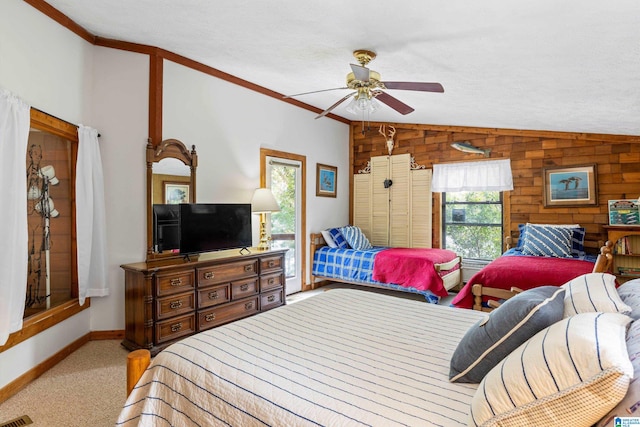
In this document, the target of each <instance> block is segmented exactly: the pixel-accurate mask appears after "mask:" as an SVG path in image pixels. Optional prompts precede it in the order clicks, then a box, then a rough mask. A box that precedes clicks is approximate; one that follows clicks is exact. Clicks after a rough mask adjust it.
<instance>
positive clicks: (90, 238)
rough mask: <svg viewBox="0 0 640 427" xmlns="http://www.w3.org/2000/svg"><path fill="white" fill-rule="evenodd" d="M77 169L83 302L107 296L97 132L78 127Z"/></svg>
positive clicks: (77, 209)
mask: <svg viewBox="0 0 640 427" xmlns="http://www.w3.org/2000/svg"><path fill="white" fill-rule="evenodd" d="M78 139H79V145H78V163H77V165H76V231H77V233H76V235H77V244H78V294H79V298H78V299H79V301H80V305H83V304H84V300H85V298H88V297H103V296H107V295H109V284H108V282H107V276H108V274H107V226H106V212H105V203H104V177H103V175H102V161H101V160H100V147H99V146H98V131H97V130H95V129H92V128H90V127H87V126H82V125H80V126H79V127H78Z"/></svg>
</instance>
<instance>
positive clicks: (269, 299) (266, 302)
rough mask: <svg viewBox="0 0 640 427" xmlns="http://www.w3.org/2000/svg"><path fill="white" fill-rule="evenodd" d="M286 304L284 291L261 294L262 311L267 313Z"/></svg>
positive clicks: (277, 290) (281, 289) (278, 290)
mask: <svg viewBox="0 0 640 427" xmlns="http://www.w3.org/2000/svg"><path fill="white" fill-rule="evenodd" d="M283 304H284V289H283V288H280V289H276V290H275V291H269V292H265V293H264V294H260V311H266V310H269V309H271V308H275V307H280V306H281V305H283Z"/></svg>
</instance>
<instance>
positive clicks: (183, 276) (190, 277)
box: [156, 269, 196, 297]
mask: <svg viewBox="0 0 640 427" xmlns="http://www.w3.org/2000/svg"><path fill="white" fill-rule="evenodd" d="M195 277H196V276H195V270H193V269H191V270H183V271H176V272H172V273H160V274H158V275H156V285H157V286H156V296H159V297H161V296H163V295H170V294H176V293H178V292H184V291H187V290H190V289H194V288H195V284H196V280H195Z"/></svg>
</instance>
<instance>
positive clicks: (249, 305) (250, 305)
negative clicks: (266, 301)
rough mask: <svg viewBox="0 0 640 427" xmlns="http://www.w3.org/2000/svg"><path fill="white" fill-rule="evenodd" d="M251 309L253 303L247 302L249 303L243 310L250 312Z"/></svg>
mask: <svg viewBox="0 0 640 427" xmlns="http://www.w3.org/2000/svg"><path fill="white" fill-rule="evenodd" d="M252 308H253V301H249V302H247V303H245V304H244V309H245V310H251V309H252Z"/></svg>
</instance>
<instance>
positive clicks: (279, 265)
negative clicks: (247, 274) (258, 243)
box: [260, 255, 284, 274]
mask: <svg viewBox="0 0 640 427" xmlns="http://www.w3.org/2000/svg"><path fill="white" fill-rule="evenodd" d="M282 269H284V256H283V255H275V256H266V257H263V258H260V274H265V273H266V274H268V273H273V272H277V271H280V270H282Z"/></svg>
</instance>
